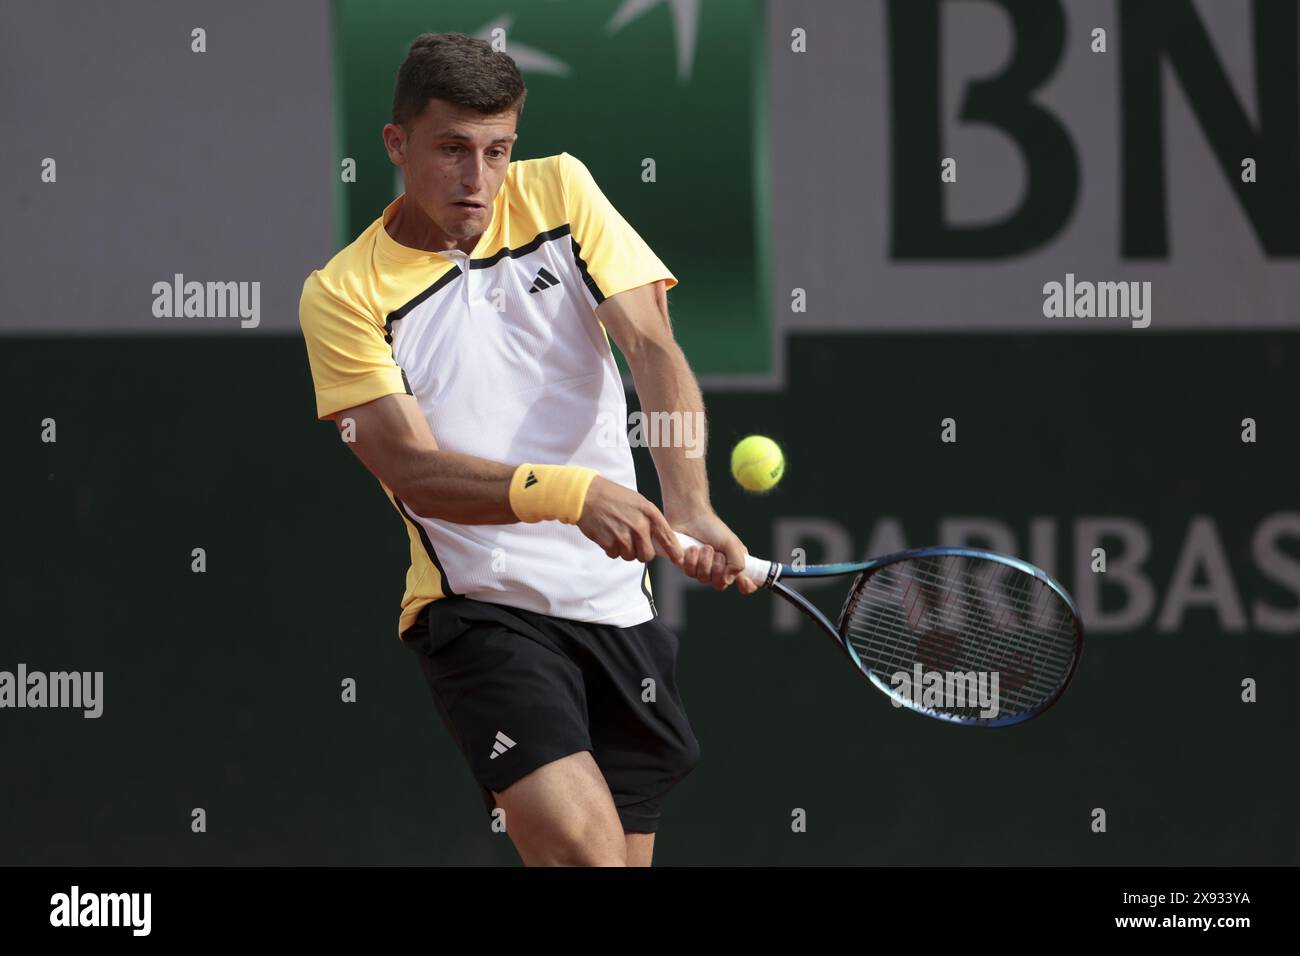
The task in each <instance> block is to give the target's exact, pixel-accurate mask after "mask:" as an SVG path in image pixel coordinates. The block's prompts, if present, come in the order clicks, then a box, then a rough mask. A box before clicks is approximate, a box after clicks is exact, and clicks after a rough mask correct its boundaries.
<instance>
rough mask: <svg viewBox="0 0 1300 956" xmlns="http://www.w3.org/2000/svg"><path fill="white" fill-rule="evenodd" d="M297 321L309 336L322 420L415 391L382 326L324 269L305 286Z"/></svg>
mask: <svg viewBox="0 0 1300 956" xmlns="http://www.w3.org/2000/svg"><path fill="white" fill-rule="evenodd" d="M298 321H299V324H301V326H302V333H303V336H304V338H305V339H306V340H307V360H308V362H309V364H310V365H311V377H312V382H313V383H314V385H315V387H316V417H317V418H322V419H325V418H329V417H331V416H332V415H333V414H334V413H335V412H339V411H342V410H343V409H345V408H352V407H353V406H356V405H364V404H365V403H366V402H372V401H374V400H375V399H377V398H382V397H383V396H385V395H394V394H407V393H409V392H410V388H409V387H408V386H407V383H406V376H405V375H404V374H403V372H402V369H401V368H400V367H399V366H398V364H397V360H396V359H395V358H393V350H392V346H391V345H390V344H389V343H388V341H387V339H386V338H385V332H384V327H383V325H382V324H380V322H379V321H378V320H377V319H375V318H373V317H371V316H368V315H365V314H364V313H363V312H361V311H360V310H359V309H358V308H357V307H356V306H354V305H352V304H351V303H349V302H348V301H347V300H346V299H344V298H343V297H342V296H340V295H338V294H336V293H335V292H333V291H332V290H330V289H329V288H328V287H327V286H326V285H325V283H324V282H323V281H322V280H321V278H320V275H319V273H315V272H313V273H312V274H311V275H310V276H308V277H307V282H306V284H305V285H304V286H303V289H302V300H301V302H300V303H299V306H298Z"/></svg>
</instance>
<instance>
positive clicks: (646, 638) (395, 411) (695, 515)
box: [301, 33, 756, 866]
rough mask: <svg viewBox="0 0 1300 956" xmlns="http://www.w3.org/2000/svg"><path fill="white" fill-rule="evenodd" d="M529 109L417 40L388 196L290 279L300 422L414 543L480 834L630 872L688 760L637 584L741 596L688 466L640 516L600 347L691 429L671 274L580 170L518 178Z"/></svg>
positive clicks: (665, 472) (510, 89)
mask: <svg viewBox="0 0 1300 956" xmlns="http://www.w3.org/2000/svg"><path fill="white" fill-rule="evenodd" d="M525 94H526V90H525V87H524V83H523V80H522V78H521V77H520V75H519V71H518V69H517V68H516V66H515V64H514V62H513V61H512V60H511V59H510V58H509V57H508V56H506V55H505V54H503V53H498V52H495V51H493V50H492V49H491V47H490V46H489V45H488V44H486V43H484V42H483V41H481V40H476V39H473V38H471V37H468V36H465V35H463V34H450V33H449V34H425V35H423V36H420V37H418V38H417V39H416V40H415V42H414V43H412V45H411V47H410V50H409V52H408V53H407V56H406V59H405V61H404V62H403V63H402V65H401V68H400V69H399V71H398V77H397V84H396V89H395V92H394V96H393V117H392V122H391V123H390V124H388V125H387V126H385V127H384V129H383V137H384V144H385V146H386V148H387V150H388V155H389V158H390V159H391V160H392V162H393V163H394V164H395V165H396V166H398V167H400V168H401V170H402V177H403V182H404V192H403V194H402V195H401V196H399V197H398V198H397V199H395V200H394V201H393V202H392V203H391V204H390V205H389V206H388V207H387V208H386V209H385V210H384V212H383V215H382V216H381V217H379V218H378V219H376V220H375V221H374V223H372V224H371V226H370V227H369V228H368V229H366V230H365V232H363V233H362V234H361V235H360V236H359V237H358V238H357V239H356V240H355V241H354V242H353V243H352V244H351V245H349V246H348V247H347V248H345V249H343V250H342V251H341V252H340V253H339V254H338V255H336V256H335V257H334V258H333V259H332V260H330V262H329V264H328V265H326V266H325V268H323V269H320V270H318V271H315V272H313V273H312V274H311V275H310V276H309V277H308V279H307V282H306V284H305V286H304V288H303V295H302V302H301V322H302V328H303V333H304V335H305V337H306V341H307V351H308V357H309V360H310V364H311V372H312V378H313V381H314V385H315V393H316V408H317V414H318V416H319V417H320V418H321V419H332V420H334V421H335V422H336V424H337V425H338V428H339V430H340V432H341V434H342V437H343V439H344V441H345V442H347V443H348V444H349V445H350V447H351V448H352V450H353V451H354V452H355V453H356V455H357V456H358V457H359V458H360V459H361V461H362V462H363V463H364V464H365V466H366V467H367V468H368V469H369V470H370V471H371V473H372V474H373V475H374V476H375V477H376V478H377V479H378V480H379V482H380V484H381V485H382V487H383V489H384V491H385V493H386V494H387V495H388V497H389V499H390V500H391V501H392V503H393V505H394V507H395V508H396V509H397V511H398V513H399V514H400V515H401V517H402V520H403V521H404V523H405V525H406V529H407V533H408V536H409V538H410V554H411V566H410V570H409V571H408V572H407V576H406V591H405V594H404V595H403V598H402V612H401V616H400V618H399V621H398V635H399V637H400V638H401V639H402V641H403V642H404V643H405V645H406V646H407V647H409V648H410V649H411V650H412V651H413V652H414V654H415V655H416V657H417V658H418V660H419V662H420V665H421V667H422V669H423V672H424V675H425V677H426V678H427V680H428V683H429V686H430V688H431V690H432V695H433V699H434V702H435V704H436V705H437V709H438V711H439V714H440V716H441V718H442V720H443V722H444V723H445V724H446V726H447V727H448V729H449V730H450V731H451V734H452V736H453V738H454V739H455V741H456V744H457V745H458V747H459V748H460V749H461V751H462V752H463V753H464V755H465V759H466V760H467V761H468V763H469V766H470V769H471V771H472V772H473V775H474V778H475V780H476V781H477V782H478V784H479V785H480V787H481V788H482V793H483V798H484V802H485V805H486V807H487V809H488V811H489V813H492V812H493V811H494V810H495V809H496V808H500V809H501V810H503V811H504V823H505V828H506V832H507V833H508V834H509V835H510V838H511V839H512V840H513V842H514V845H515V847H516V848H517V850H518V852H519V854H520V856H521V858H522V859H523V861H524V862H525V864H528V865H536V864H543V865H545V864H550V865H564V864H570V865H614V866H621V865H642V866H648V865H649V864H650V861H651V857H652V853H653V850H654V836H655V832H656V830H657V827H658V823H659V818H660V814H661V808H662V805H663V801H664V798H665V796H666V795H667V793H668V792H669V790H671V788H672V787H673V786H674V785H675V784H676V783H677V782H678V781H679V780H681V779H682V778H683V777H684V776H686V774H688V773H689V772H690V771H691V769H692V768H693V767H694V766H695V765H696V763H697V762H698V760H699V756H700V748H699V743H698V741H697V740H696V737H695V733H694V732H693V730H692V728H691V725H690V722H689V720H688V719H687V715H686V711H685V708H684V706H683V703H682V699H681V695H680V693H679V692H678V689H677V682H676V675H675V669H676V660H677V651H678V642H677V638H676V637H675V636H674V635H673V634H672V632H670V631H669V630H668V629H667V628H666V627H664V625H663V624H661V623H660V621H659V620H658V618H657V615H656V611H655V606H654V599H653V596H652V594H651V589H650V578H649V573H648V570H647V567H646V564H647V562H649V561H650V560H652V559H653V558H654V557H655V555H656V554H658V555H662V556H665V557H667V558H669V559H671V560H672V561H673V562H674V563H675V564H676V565H677V566H678V567H679V568H680V569H681V570H682V571H683V572H684V573H685V574H687V575H689V576H690V577H692V578H696V579H698V580H700V581H702V582H705V583H708V584H711V585H712V586H713V587H714V588H716V589H719V590H722V589H725V588H726V587H728V586H729V585H730V584H732V583H733V582H738V583H737V587H738V589H739V590H741V591H743V592H744V593H746V594H749V593H753V591H754V590H756V588H755V587H754V586H753V584H752V583H751V582H750V581H749V580H748V579H746V578H744V577H743V576H740V577H738V574H739V572H740V571H741V570H742V568H743V567H744V559H745V554H746V551H745V548H744V546H743V545H742V544H741V542H740V540H739V539H738V538H737V537H736V535H735V534H733V533H732V532H731V530H730V529H728V527H727V526H726V525H725V524H724V523H723V522H722V521H721V519H719V518H718V516H717V515H716V514H715V513H714V511H713V509H712V507H711V505H710V503H709V493H708V481H707V478H706V474H705V468H704V457H703V456H702V455H699V454H692V453H689V452H690V449H687V448H683V447H669V446H667V445H659V446H656V447H652V448H651V453H652V455H653V458H654V463H655V467H656V469H657V470H658V473H659V481H660V485H661V487H662V490H663V511H662V512H661V511H660V510H659V508H657V507H655V505H654V504H652V503H651V502H650V501H648V500H646V499H645V498H644V497H643V496H641V495H640V494H638V493H637V490H636V474H635V471H634V469H633V464H632V454H631V449H630V447H629V444H628V442H627V440H626V438H627V435H626V426H627V422H628V416H627V405H626V400H625V397H624V392H623V384H622V380H621V377H620V375H619V370H618V367H617V365H616V364H615V361H614V356H613V353H612V351H611V348H610V343H609V339H610V338H611V337H612V338H613V340H614V342H615V343H617V345H618V347H619V348H620V349H621V350H622V352H623V354H624V356H626V358H627V361H628V365H629V367H630V368H631V371H632V374H633V378H634V381H635V385H636V389H637V393H638V395H639V397H640V399H641V406H642V410H643V412H646V413H652V412H656V411H663V412H680V413H682V414H683V415H695V414H696V413H699V415H700V416H701V420H702V415H703V403H702V400H701V396H700V390H699V386H698V385H697V383H696V380H695V377H694V375H693V374H692V373H691V370H690V367H689V366H688V365H687V362H686V359H685V357H684V356H683V354H682V351H681V349H680V348H679V347H678V346H677V344H676V343H675V341H674V339H673V335H672V329H671V326H670V323H669V319H668V306H667V295H666V293H667V290H668V289H671V288H672V287H673V286H675V285H676V284H677V279H676V278H675V277H674V276H673V274H672V273H671V272H669V271H668V269H667V268H666V267H665V266H664V264H663V263H662V262H661V261H660V260H659V259H658V258H657V257H656V256H655V254H654V253H653V252H652V251H651V250H650V248H649V247H648V246H647V245H646V243H645V242H644V241H643V240H642V239H641V237H640V236H639V235H638V234H637V233H636V232H635V231H634V230H633V228H632V227H631V226H630V225H629V224H628V223H627V221H626V220H624V218H623V217H622V216H621V215H619V213H618V211H617V210H616V209H615V208H614V207H613V206H612V205H611V204H610V202H609V200H608V199H607V198H606V197H605V196H604V195H603V194H602V192H601V191H600V189H599V188H598V187H597V185H596V183H595V181H594V180H593V179H592V176H591V173H590V172H589V171H588V170H587V167H586V166H585V165H583V163H582V162H581V161H579V160H578V159H577V158H575V157H574V156H571V155H569V154H568V153H560V154H559V155H555V156H547V157H544V158H540V159H529V160H520V161H515V162H512V161H511V158H510V156H511V150H512V148H513V146H514V143H515V140H516V139H517V138H518V133H517V132H516V128H517V126H518V123H519V118H520V114H521V112H522V110H523V105H524V98H525ZM690 225H691V224H683V227H689V226H690ZM606 332H608V335H607V334H606ZM610 422H615V423H617V424H618V428H616V429H615V432H616V433H617V434H619V435H620V436H622V440H621V441H610V440H609V438H608V435H609V434H610V429H609V423H610ZM674 530H678V531H684V532H686V533H687V534H690V535H692V536H693V537H695V538H697V539H699V540H700V541H701V542H704V544H705V546H704V547H699V548H696V547H692V548H687V549H683V548H682V547H681V545H680V544H679V543H678V542H677V540H676V538H675V537H674V534H673V531H674ZM494 816H495V818H497V819H501V815H500V814H494Z"/></svg>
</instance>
